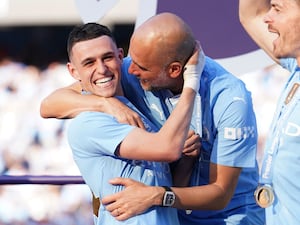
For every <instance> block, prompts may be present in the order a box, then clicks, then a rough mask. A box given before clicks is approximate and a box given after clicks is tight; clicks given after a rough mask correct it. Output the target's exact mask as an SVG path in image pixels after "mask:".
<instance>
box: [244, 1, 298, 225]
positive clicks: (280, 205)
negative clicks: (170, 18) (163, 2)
mask: <svg viewBox="0 0 300 225" xmlns="http://www.w3.org/2000/svg"><path fill="white" fill-rule="evenodd" d="M239 16H240V21H241V24H242V25H243V26H244V28H245V30H246V31H247V32H248V33H249V35H250V36H251V37H252V38H253V40H254V41H255V42H256V43H257V44H258V45H259V46H260V47H261V48H262V49H263V50H264V51H265V52H266V53H267V54H269V56H270V57H271V58H272V59H273V60H274V61H275V62H276V63H278V64H280V65H281V66H282V67H283V68H285V69H287V70H289V71H290V72H291V74H290V76H289V77H288V78H287V82H286V84H285V86H284V89H283V90H282V92H281V96H280V97H279V99H278V105H277V109H276V112H275V114H274V118H273V122H272V124H271V127H270V132H269V136H268V139H267V141H266V145H265V150H264V158H263V163H262V170H261V173H260V186H259V187H258V190H257V192H256V198H257V201H258V204H260V205H261V206H262V207H264V208H266V223H267V225H271V224H272V225H282V224H300V207H299V206H300V200H299V198H298V197H297V196H299V195H300V180H299V179H298V176H299V174H300V166H299V165H300V152H299V149H300V116H299V115H300V89H299V86H300V33H299V31H300V1H299V0H272V1H270V0H240V1H239Z"/></svg>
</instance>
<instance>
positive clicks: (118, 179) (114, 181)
mask: <svg viewBox="0 0 300 225" xmlns="http://www.w3.org/2000/svg"><path fill="white" fill-rule="evenodd" d="M109 183H110V184H112V185H122V186H125V187H126V186H129V185H130V184H132V183H134V181H133V180H132V179H130V178H122V177H115V178H112V179H110V180H109Z"/></svg>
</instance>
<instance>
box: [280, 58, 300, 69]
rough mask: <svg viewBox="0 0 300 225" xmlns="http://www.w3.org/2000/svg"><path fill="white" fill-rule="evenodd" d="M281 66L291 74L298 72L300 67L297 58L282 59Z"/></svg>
mask: <svg viewBox="0 0 300 225" xmlns="http://www.w3.org/2000/svg"><path fill="white" fill-rule="evenodd" d="M280 65H281V66H282V67H283V68H285V69H287V70H289V71H291V72H292V71H294V70H296V68H297V67H298V64H297V60H296V59H295V58H282V59H280Z"/></svg>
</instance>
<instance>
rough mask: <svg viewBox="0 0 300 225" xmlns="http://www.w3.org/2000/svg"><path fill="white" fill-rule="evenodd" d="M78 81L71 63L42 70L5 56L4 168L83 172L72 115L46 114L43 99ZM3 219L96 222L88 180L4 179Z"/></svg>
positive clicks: (1, 77) (0, 80)
mask: <svg viewBox="0 0 300 225" xmlns="http://www.w3.org/2000/svg"><path fill="white" fill-rule="evenodd" d="M71 82H73V78H71V76H70V75H69V73H68V71H67V69H66V66H65V65H63V64H61V63H51V64H50V65H49V66H48V68H46V69H44V70H40V69H39V68H37V67H35V66H30V65H24V64H23V63H20V62H14V61H12V60H10V59H4V60H2V61H1V62H0V174H2V175H79V171H78V169H77V167H76V165H75V163H74V161H73V158H72V154H71V150H70V149H69V146H68V143H67V141H66V137H65V127H66V126H67V123H68V121H67V120H57V119H43V118H41V117H40V114H39V107H40V102H41V100H42V99H43V98H44V97H45V96H46V95H48V94H49V93H50V92H51V91H53V90H54V89H56V88H58V87H61V86H65V85H67V84H70V83H71ZM0 202H1V204H0V225H1V224H14V225H15V224H20V225H23V224H32V225H34V224H45V225H50V224H51V225H52V224H53V225H56V224H57V225H58V224H60V225H61V224H64V225H83V224H85V225H88V224H92V217H91V215H92V208H91V193H90V191H89V189H88V188H87V186H86V185H83V184H80V185H62V186H60V185H28V184H24V185H1V186H0Z"/></svg>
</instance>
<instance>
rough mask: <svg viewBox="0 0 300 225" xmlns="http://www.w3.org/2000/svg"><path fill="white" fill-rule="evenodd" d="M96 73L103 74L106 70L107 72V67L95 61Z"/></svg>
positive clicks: (99, 61)
mask: <svg viewBox="0 0 300 225" xmlns="http://www.w3.org/2000/svg"><path fill="white" fill-rule="evenodd" d="M97 61H98V62H97V67H96V69H97V72H98V73H100V74H105V73H106V70H107V66H106V65H105V63H103V62H102V61H101V60H97Z"/></svg>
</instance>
